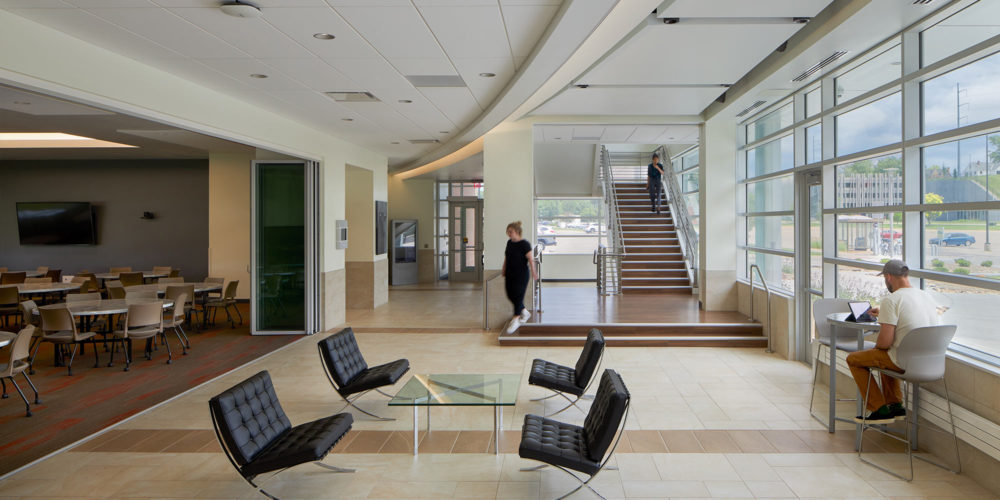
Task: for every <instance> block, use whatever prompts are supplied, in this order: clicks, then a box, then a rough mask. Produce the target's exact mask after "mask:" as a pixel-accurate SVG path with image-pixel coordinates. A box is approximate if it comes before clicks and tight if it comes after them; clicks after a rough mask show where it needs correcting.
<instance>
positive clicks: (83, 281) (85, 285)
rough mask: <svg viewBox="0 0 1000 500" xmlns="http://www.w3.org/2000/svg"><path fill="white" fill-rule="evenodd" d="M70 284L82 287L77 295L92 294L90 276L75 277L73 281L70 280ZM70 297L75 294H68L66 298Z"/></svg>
mask: <svg viewBox="0 0 1000 500" xmlns="http://www.w3.org/2000/svg"><path fill="white" fill-rule="evenodd" d="M69 282H70V283H74V284H79V285H80V289H79V290H77V293H88V292H90V277H88V276H73V279H71V280H69ZM70 295H74V294H67V295H66V296H67V297H68V296H70Z"/></svg>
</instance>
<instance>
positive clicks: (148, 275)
mask: <svg viewBox="0 0 1000 500" xmlns="http://www.w3.org/2000/svg"><path fill="white" fill-rule="evenodd" d="M133 272H136V273H140V272H141V273H142V279H145V280H148V279H153V278H166V277H167V276H168V275H169V274H170V273H154V272H153V271H133ZM120 274H121V273H97V274H95V275H94V276H95V277H97V279H99V280H116V279H118V276H119V275H120Z"/></svg>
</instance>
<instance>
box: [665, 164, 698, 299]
mask: <svg viewBox="0 0 1000 500" xmlns="http://www.w3.org/2000/svg"><path fill="white" fill-rule="evenodd" d="M656 154H658V155H659V156H660V158H668V160H667V162H666V163H665V164H664V172H663V179H662V181H663V183H664V185H665V187H666V192H667V203H668V204H669V205H670V213H671V215H672V216H673V218H674V225H675V227H676V228H677V230H678V231H677V236H678V239H680V243H681V253H682V254H683V255H684V261H685V262H686V263H687V273H688V280H689V281H690V282H691V286H692V287H694V288H697V287H698V233H697V232H696V231H695V230H694V225H693V224H691V217H690V216H689V215H688V214H689V212H688V208H687V200H685V199H684V190H683V189H681V186H680V184H678V182H677V173H676V172H675V171H674V162H673V159H671V158H670V157H668V156H666V155H667V150H666V148H664V147H663V146H660V147H659V148H657V150H656Z"/></svg>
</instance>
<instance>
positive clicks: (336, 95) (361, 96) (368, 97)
mask: <svg viewBox="0 0 1000 500" xmlns="http://www.w3.org/2000/svg"><path fill="white" fill-rule="evenodd" d="M323 93H324V94H326V96H327V97H330V98H332V99H333V100H334V101H337V102H381V101H380V100H379V98H378V97H375V95H373V94H372V93H371V92H323Z"/></svg>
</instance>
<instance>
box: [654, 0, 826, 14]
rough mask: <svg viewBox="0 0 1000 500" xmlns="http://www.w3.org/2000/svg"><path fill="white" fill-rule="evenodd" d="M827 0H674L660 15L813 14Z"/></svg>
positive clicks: (820, 8) (824, 4)
mask: <svg viewBox="0 0 1000 500" xmlns="http://www.w3.org/2000/svg"><path fill="white" fill-rule="evenodd" d="M829 3H830V0H753V1H752V2H748V1H747V0H674V2H673V3H671V4H670V5H669V6H668V7H667V8H666V9H663V11H662V12H659V13H658V14H657V15H658V16H659V17H680V18H684V17H813V16H815V15H816V14H818V13H819V11H821V10H823V8H824V7H826V6H827V4H829Z"/></svg>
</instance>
